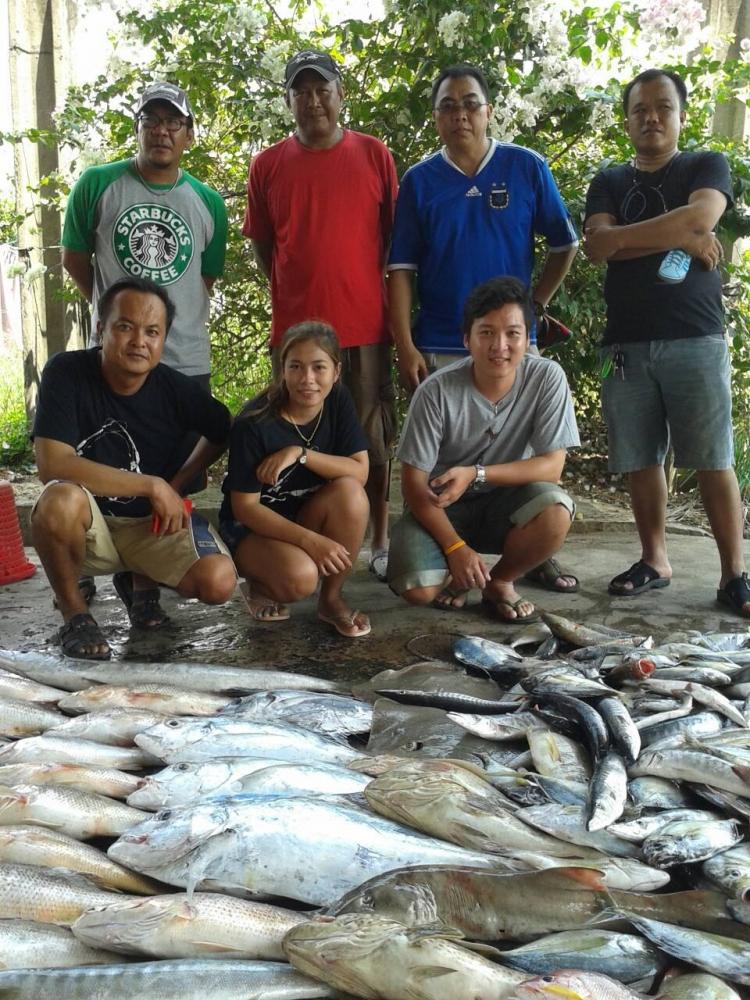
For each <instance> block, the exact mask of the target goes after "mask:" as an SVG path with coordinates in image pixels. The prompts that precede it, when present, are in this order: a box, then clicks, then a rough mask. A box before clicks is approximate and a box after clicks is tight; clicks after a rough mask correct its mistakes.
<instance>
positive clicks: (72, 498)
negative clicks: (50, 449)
mask: <svg viewBox="0 0 750 1000" xmlns="http://www.w3.org/2000/svg"><path fill="white" fill-rule="evenodd" d="M88 518H89V501H88V497H87V496H86V494H85V493H84V492H83V490H82V489H81V487H80V486H78V485H77V484H76V483H53V484H52V485H51V486H48V487H47V489H46V490H45V491H44V493H42V495H41V496H40V497H39V500H38V501H37V503H36V506H35V507H34V511H33V513H32V515H31V530H32V534H33V533H35V532H36V531H44V532H45V533H48V534H49V533H50V532H53V533H54V534H56V535H66V536H67V535H70V534H72V533H74V532H75V531H77V530H85V524H86V522H87V520H88Z"/></svg>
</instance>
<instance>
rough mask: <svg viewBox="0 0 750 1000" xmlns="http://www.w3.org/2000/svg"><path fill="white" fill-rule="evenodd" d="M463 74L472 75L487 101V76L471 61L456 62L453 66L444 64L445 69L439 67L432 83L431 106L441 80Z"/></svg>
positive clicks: (459, 77)
mask: <svg viewBox="0 0 750 1000" xmlns="http://www.w3.org/2000/svg"><path fill="white" fill-rule="evenodd" d="M463 76H473V77H474V79H475V80H476V81H477V83H478V84H479V87H480V89H481V91H482V94H483V96H484V99H485V101H489V99H490V88H489V86H488V84H487V77H486V76H485V75H484V73H483V72H482V71H481V69H479V67H478V66H472V65H471V63H456V65H455V66H446V68H445V69H441V70H440V72H439V73H438V75H437V77H436V78H435V82H434V83H433V85H432V93H431V94H430V104H431V105H432V107H433V108H434V107H435V98H436V97H437V93H438V91H439V90H440V86H441V84H442V83H443V81H444V80H460V79H461V77H463Z"/></svg>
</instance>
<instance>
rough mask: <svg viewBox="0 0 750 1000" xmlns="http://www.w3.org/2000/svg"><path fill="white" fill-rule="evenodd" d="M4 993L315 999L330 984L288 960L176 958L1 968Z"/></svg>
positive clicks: (80, 998) (130, 999)
mask: <svg viewBox="0 0 750 1000" xmlns="http://www.w3.org/2000/svg"><path fill="white" fill-rule="evenodd" d="M0 996H7V997H8V998H9V1000H10V998H11V997H12V998H13V1000H39V998H40V997H55V1000H94V998H95V1000H144V998H145V997H147V998H148V1000H208V998H210V1000H239V998H240V997H248V998H250V997H259V998H260V997H262V998H263V1000H314V998H317V997H333V996H334V993H333V991H332V990H331V989H330V987H329V986H326V985H325V984H324V983H320V982H316V981H315V980H313V979H310V978H309V977H308V976H305V975H303V974H302V973H301V972H297V970H296V969H293V968H292V967H291V966H290V965H287V964H286V963H285V962H242V961H236V962H215V961H212V960H210V959H204V958H201V959H174V960H172V961H164V962H138V963H132V962H129V963H126V964H122V965H106V966H100V967H94V968H88V967H86V966H77V967H76V968H73V969H41V970H39V971H38V972H33V971H23V972H0Z"/></svg>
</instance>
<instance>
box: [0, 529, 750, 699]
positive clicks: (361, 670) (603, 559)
mask: <svg viewBox="0 0 750 1000" xmlns="http://www.w3.org/2000/svg"><path fill="white" fill-rule="evenodd" d="M582 527H583V525H581V524H580V523H578V524H577V525H576V532H575V533H571V535H570V536H569V538H568V541H567V542H566V544H565V548H564V550H563V554H562V556H561V559H562V561H563V562H564V565H565V566H566V567H567V568H570V569H571V570H573V571H574V572H575V573H576V574H577V575H578V576H579V577H580V579H581V588H580V590H579V592H578V593H576V594H557V593H550V592H549V591H546V590H543V589H540V588H539V587H537V586H536V585H534V584H524V583H522V584H520V585H519V589H520V591H521V592H522V593H523V594H524V595H527V596H529V597H530V598H531V599H532V600H534V601H535V602H536V603H537V604H538V605H540V606H541V607H544V608H545V609H547V610H549V611H554V612H556V613H559V614H562V615H564V616H566V617H570V618H573V619H575V620H576V621H581V622H602V623H604V624H606V625H609V626H612V627H622V628H624V629H628V630H632V631H633V632H636V633H639V634H653V635H654V637H655V638H660V637H663V636H665V635H667V634H669V633H670V632H674V631H678V630H684V629H688V628H694V629H701V630H716V629H721V630H731V631H750V621H748V620H744V619H741V618H739V617H737V616H735V615H733V614H731V613H730V612H729V610H728V609H727V608H724V607H722V606H721V605H718V604H717V603H716V601H715V593H716V586H717V584H718V579H719V563H718V557H717V554H716V549H715V546H714V544H713V540H712V539H710V538H707V537H701V536H695V535H684V534H674V535H670V552H671V559H672V564H673V567H674V574H675V575H674V580H673V583H672V585H671V586H670V587H668V588H665V589H661V590H656V591H650V592H646V593H644V594H641V595H639V596H637V597H632V598H619V599H618V598H612V597H609V595H608V594H607V583H608V581H609V580H610V578H611V577H612V576H613V575H614V573H616V572H619V571H620V570H622V569H624V568H626V567H627V566H629V565H630V563H631V562H633V561H634V560H635V559H636V558H637V556H638V543H637V537H636V535H635V532H634V531H633V529H632V526H630V525H628V524H627V523H623V522H618V523H616V524H615V523H612V524H609V525H608V526H607V530H606V531H605V530H587V531H585V532H583V531H582ZM586 527H587V528H591V529H594V528H595V527H596V524H595V523H594V521H593V520H592V519H591V518H590V519H589V522H588V524H587V525H586ZM599 527H602V525H601V524H600V525H599ZM746 546H747V552H746V557H747V558H748V561H749V562H750V544H749V543H746ZM27 553H28V555H29V557H30V558H31V559H32V561H35V562H36V561H37V560H36V556H35V554H34V553H33V550H31V549H27ZM366 558H367V553H365V552H363V553H362V555H361V556H360V561H359V565H358V568H357V571H356V572H355V574H354V575H353V577H352V579H351V581H350V583H349V586H348V590H347V593H348V596H349V598H350V600H351V601H352V603H353V605H354V606H356V607H357V608H361V609H363V610H364V611H366V612H367V613H368V614H369V615H370V617H371V619H372V623H373V630H372V633H371V634H370V635H369V636H368V637H366V638H364V639H358V640H346V639H343V638H340V637H338V636H336V635H335V634H334V632H333V630H332V629H331V628H330V627H328V626H326V625H324V624H321V623H319V622H318V621H317V619H316V615H315V603H314V600H313V599H309V600H306V601H303V602H300V604H298V605H295V606H294V608H293V610H292V618H291V620H290V621H289V622H287V623H280V624H275V625H272V624H269V625H261V624H257V623H255V622H253V621H252V620H251V619H250V618H249V616H248V615H247V613H246V611H245V610H244V605H243V604H242V602H241V600H240V598H239V596H236V597H235V598H234V599H233V600H232V601H231V602H229V603H228V604H226V605H224V606H222V607H217V608H209V607H205V606H202V605H200V604H198V603H197V602H195V601H184V600H182V599H181V598H179V597H177V595H175V594H173V593H172V592H170V591H166V592H165V593H164V598H163V603H164V606H165V607H166V608H167V610H168V611H169V613H170V615H172V619H173V620H172V623H171V624H170V625H168V626H166V627H165V628H164V629H163V630H160V632H159V633H156V634H147V633H143V632H139V631H137V630H131V629H130V627H129V622H128V619H127V616H126V614H125V610H124V608H123V606H122V604H121V602H120V600H119V599H118V598H117V596H116V595H115V593H114V590H113V588H112V584H111V581H110V579H109V578H107V577H101V578H99V580H98V581H97V582H98V586H99V591H98V593H97V596H96V598H95V600H94V603H93V605H92V612H93V614H94V615H95V617H96V618H97V620H98V622H99V624H100V625H101V626H102V628H103V629H104V630H105V632H106V634H107V636H108V639H109V641H110V642H111V644H112V646H113V650H114V656H115V657H116V658H118V659H123V660H127V659H138V660H156V661H160V662H169V661H170V660H171V661H178V660H191V661H196V662H197V661H200V662H214V663H232V664H237V665H243V664H244V665H247V666H251V665H252V666H256V665H263V664H267V665H269V666H273V667H283V668H287V669H292V670H298V671H300V672H304V673H310V674H316V675H321V676H323V675H325V676H329V677H333V678H336V679H339V680H342V681H347V680H350V681H352V682H354V681H359V680H364V679H365V678H368V677H370V676H372V675H373V674H375V673H376V672H378V671H379V670H382V669H384V668H386V667H400V666H405V665H406V664H408V663H411V662H414V661H415V660H418V659H425V658H428V657H442V658H449V656H450V653H449V649H450V646H449V644H450V640H451V637H452V633H457V632H458V633H464V634H479V635H483V636H486V637H488V638H493V639H498V640H502V639H503V638H504V637H508V636H510V635H512V634H513V628H512V627H510V628H509V627H508V626H505V625H503V624H501V623H498V622H496V621H492V620H490V619H488V618H487V617H486V616H485V615H484V614H483V613H482V611H481V608H480V607H479V606H478V605H476V606H474V607H470V608H468V609H466V610H464V611H463V612H460V613H459V612H447V611H437V610H434V609H432V608H420V609H415V608H410V607H408V606H407V605H406V604H405V603H404V602H402V601H401V600H399V599H398V598H396V597H395V596H394V595H393V594H392V593H391V592H390V590H389V589H388V587H387V586H386V585H385V584H382V583H378V582H377V581H376V580H375V579H374V577H372V576H371V575H370V574H369V573H368V572H367V570H366V565H367V562H366ZM472 596H473V599H474V600H475V601H478V597H479V595H478V594H474V595H472ZM51 598H52V595H51V591H50V588H49V585H48V583H47V580H46V577H45V576H44V573H43V571H42V570H41V569H40V570H39V571H38V572H37V573H36V574H35V575H34V576H33V577H31V578H30V579H28V580H25V581H23V582H21V583H16V584H10V585H7V586H4V587H0V647H5V648H14V649H22V650H39V651H44V652H48V653H49V652H54V651H55V650H56V648H57V646H56V642H55V635H56V630H57V628H58V627H59V624H60V618H59V615H58V613H57V612H55V611H54V610H53V608H52V601H51ZM417 636H419V638H418V639H415V637H417ZM409 640H413V641H412V642H411V643H410V647H411V649H407V642H409ZM165 680H168V673H165Z"/></svg>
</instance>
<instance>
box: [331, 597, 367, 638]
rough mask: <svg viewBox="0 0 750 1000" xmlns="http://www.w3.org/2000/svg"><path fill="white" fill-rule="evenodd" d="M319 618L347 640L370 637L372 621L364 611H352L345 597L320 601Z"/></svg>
mask: <svg viewBox="0 0 750 1000" xmlns="http://www.w3.org/2000/svg"><path fill="white" fill-rule="evenodd" d="M318 618H319V619H320V621H322V622H325V623H326V625H333V627H334V628H335V629H336V631H337V632H338V634H339V635H343V636H344V638H345V639H359V638H361V637H362V636H365V635H369V633H370V631H371V625H370V619H369V618H368V617H367V615H366V614H364V613H363V612H362V611H352V610H351V608H350V607H349V605H348V604H347V603H346V601H345V600H344V599H343V597H334V598H330V597H328V598H326V599H325V600H324V599H323V596H322V595H321V597H320V599H319V601H318Z"/></svg>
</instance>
